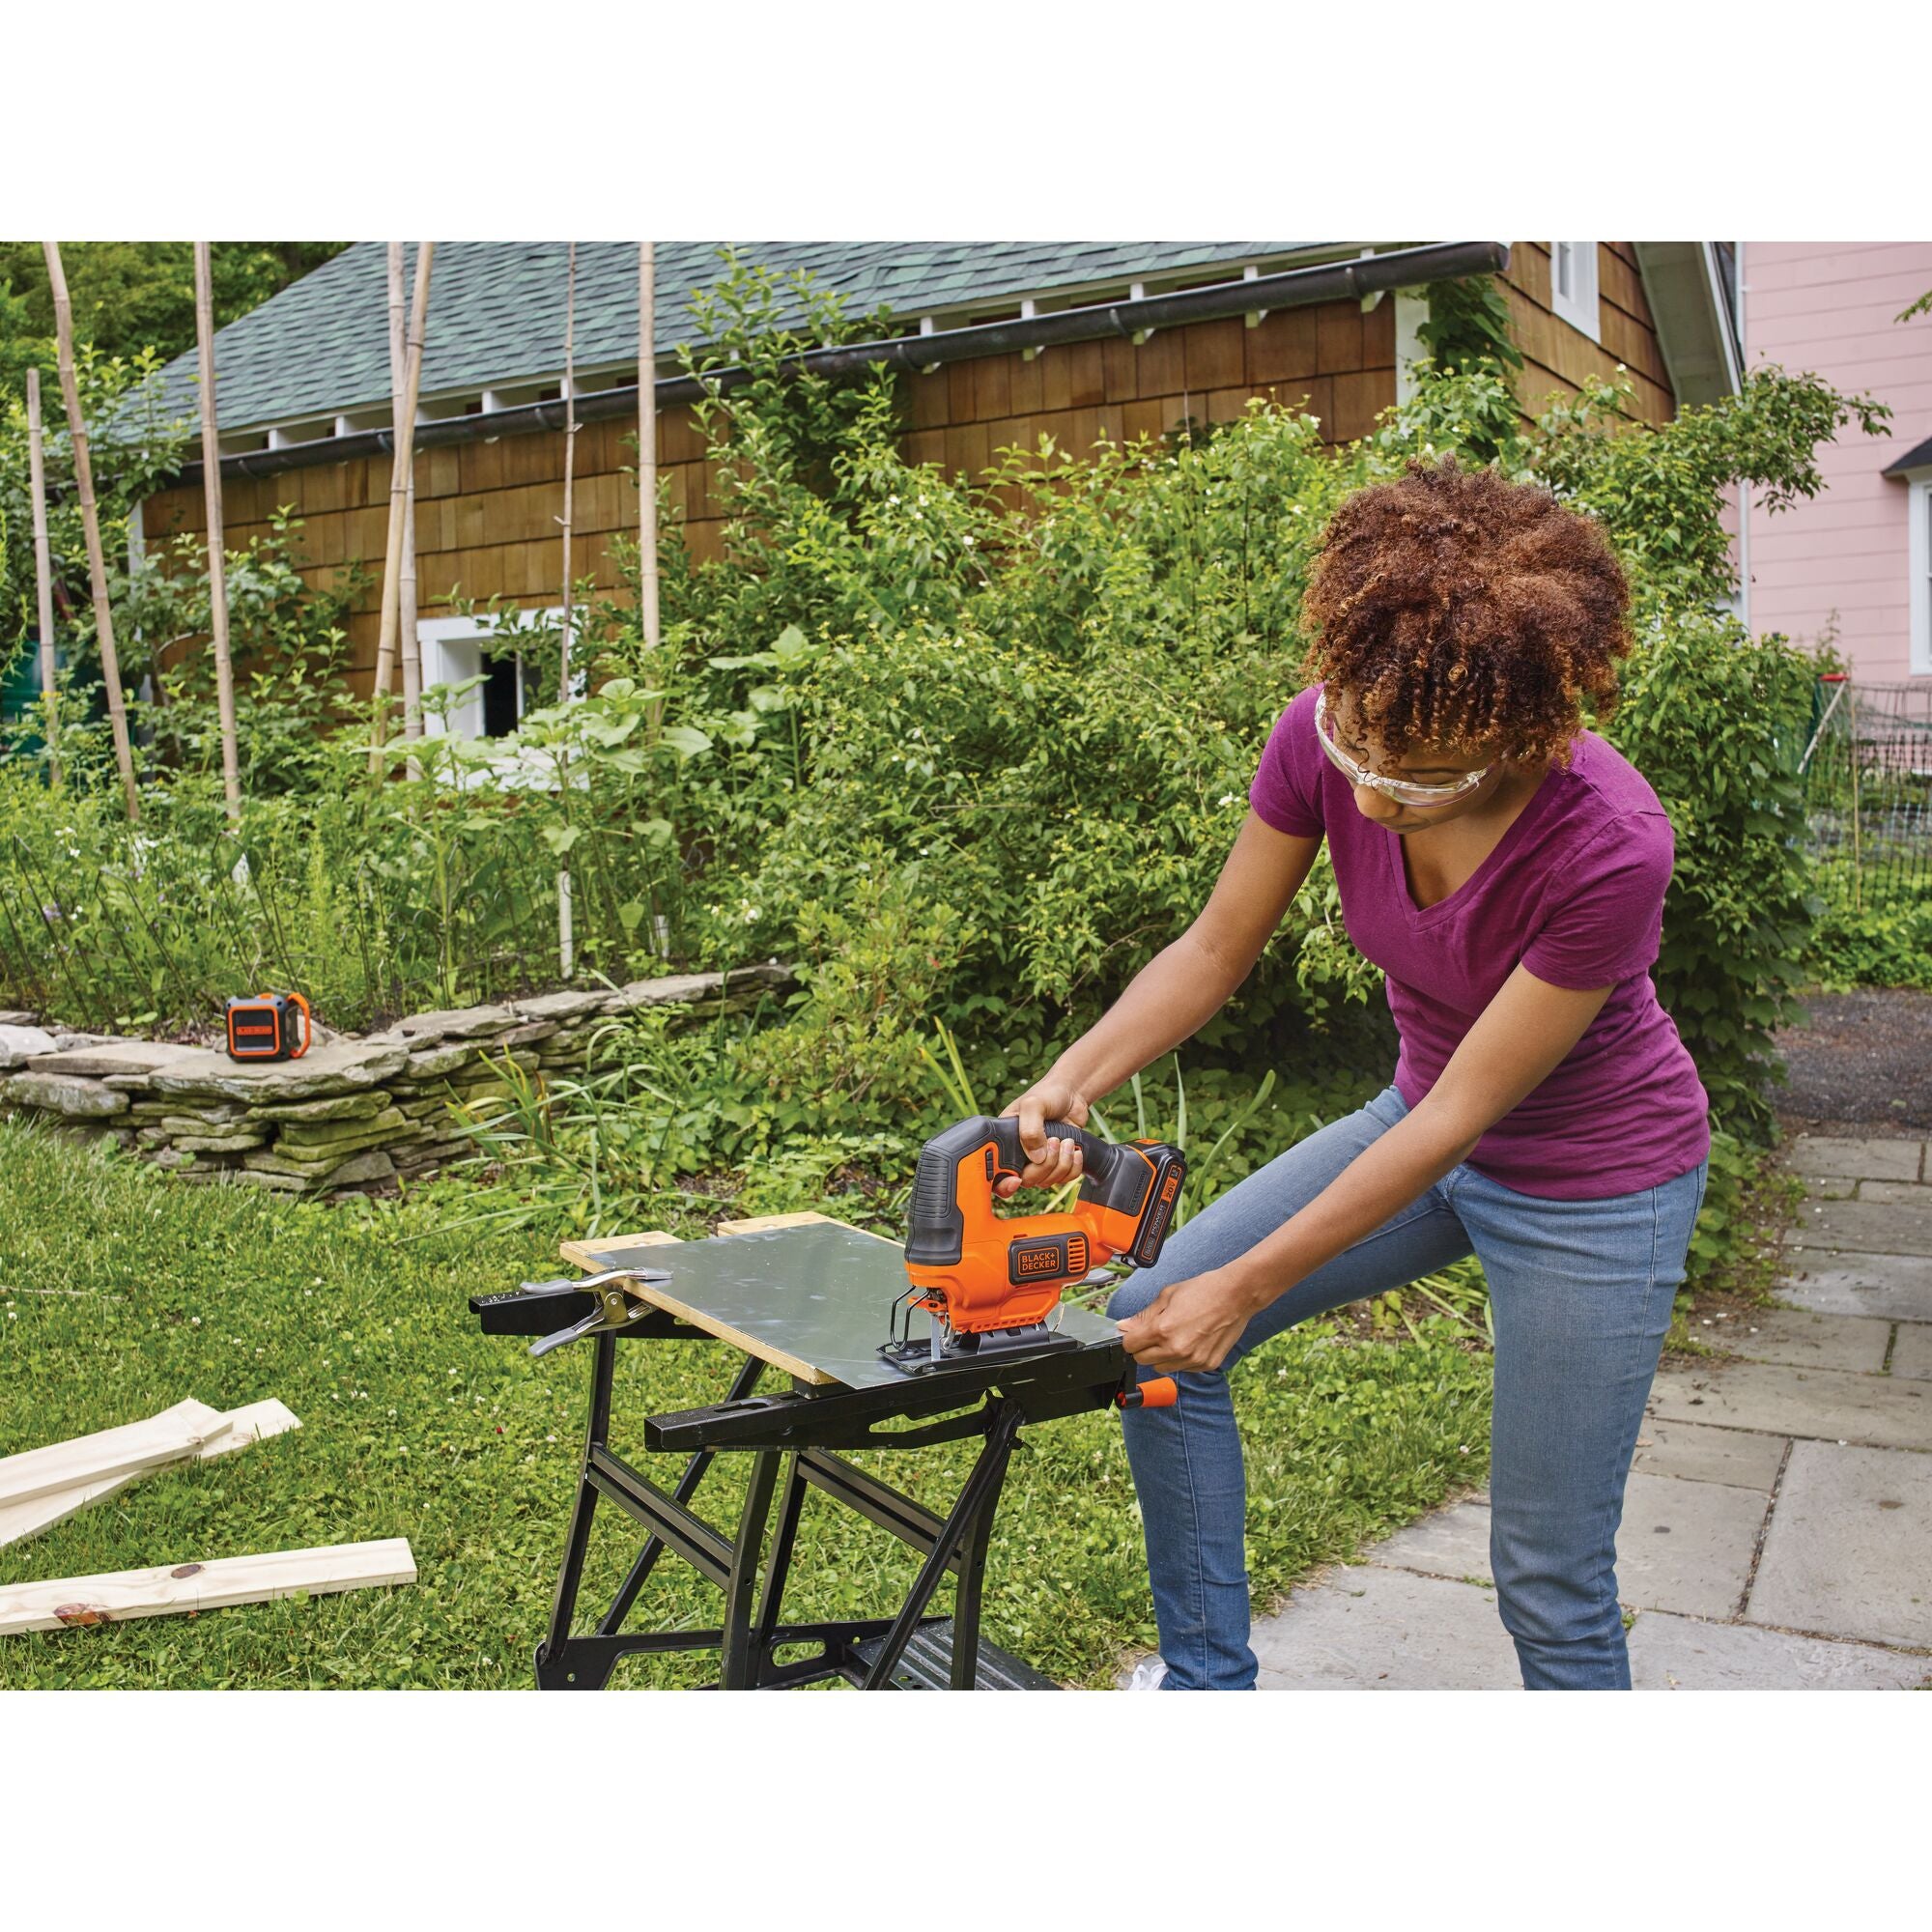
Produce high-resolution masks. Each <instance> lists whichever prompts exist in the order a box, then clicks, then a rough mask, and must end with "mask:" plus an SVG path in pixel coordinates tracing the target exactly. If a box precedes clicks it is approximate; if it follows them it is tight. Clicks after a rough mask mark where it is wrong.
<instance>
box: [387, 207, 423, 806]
mask: <svg viewBox="0 0 1932 1932" xmlns="http://www.w3.org/2000/svg"><path fill="white" fill-rule="evenodd" d="M409 368H410V327H409V286H408V278H407V276H406V275H405V273H404V262H403V244H402V243H401V242H400V241H391V242H390V243H389V392H390V394H391V395H400V394H401V393H402V391H403V389H404V388H405V387H406V386H407V385H408V383H409ZM405 495H406V496H407V497H408V501H407V502H406V503H405V505H404V508H403V579H402V585H401V594H400V596H399V597H398V600H397V612H396V621H397V626H398V630H399V634H400V636H399V642H400V646H401V650H402V656H403V736H404V737H405V738H420V737H421V736H422V637H421V634H420V632H419V630H418V629H417V625H416V466H415V457H414V453H413V451H412V454H411V458H410V475H409V486H408V489H407V490H406V492H405ZM414 775H415V774H414V773H413V772H412V774H411V776H412V777H413V776H414Z"/></svg>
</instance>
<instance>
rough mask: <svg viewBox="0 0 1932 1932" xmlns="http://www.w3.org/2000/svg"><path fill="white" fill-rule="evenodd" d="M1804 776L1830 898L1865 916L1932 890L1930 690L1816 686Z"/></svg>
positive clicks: (1814, 850) (1811, 831) (1815, 848)
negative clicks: (1868, 909)
mask: <svg viewBox="0 0 1932 1932" xmlns="http://www.w3.org/2000/svg"><path fill="white" fill-rule="evenodd" d="M1803 771H1804V786H1805V826H1806V836H1807V839H1808V842H1809V846H1810V851H1811V855H1812V857H1813V858H1814V859H1815V860H1816V861H1817V862H1818V876H1819V884H1820V888H1821V890H1822V891H1823V892H1824V893H1825V894H1826V895H1828V896H1831V897H1834V898H1837V899H1839V900H1841V901H1842V902H1843V903H1845V904H1848V905H1851V906H1853V907H1854V908H1862V907H1863V906H1864V905H1865V904H1867V903H1868V902H1875V901H1882V900H1889V899H1891V898H1893V897H1896V896H1899V895H1905V894H1908V893H1914V892H1918V891H1922V890H1924V889H1925V888H1926V887H1927V886H1928V885H1932V685H1926V684H1871V683H1863V682H1861V681H1859V680H1856V679H1853V678H1849V677H1826V678H1820V679H1819V681H1818V685H1817V696H1816V699H1815V701H1814V703H1813V706H1812V720H1811V730H1810V735H1809V741H1808V743H1807V744H1806V746H1805V750H1804V762H1803Z"/></svg>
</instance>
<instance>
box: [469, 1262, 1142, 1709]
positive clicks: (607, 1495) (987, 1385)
mask: <svg viewBox="0 0 1932 1932" xmlns="http://www.w3.org/2000/svg"><path fill="white" fill-rule="evenodd" d="M596 1305H597V1304H596V1301H595V1298H594V1297H593V1296H592V1295H590V1294H588V1293H581V1294H557V1293H543V1294H520V1293H510V1294H499V1295H485V1296H479V1297H476V1298H475V1299H472V1301H471V1303H470V1307H471V1310H472V1311H473V1312H474V1313H476V1314H477V1315H478V1316H479V1318H480V1319H481V1321H482V1324H483V1327H484V1329H485V1330H486V1332H492V1333H498V1334H526V1335H527V1334H545V1333H551V1332H554V1331H555V1330H557V1329H559V1328H562V1327H566V1326H568V1325H569V1324H570V1323H571V1321H574V1320H577V1319H581V1318H582V1317H584V1316H587V1315H589V1314H590V1313H591V1312H592V1311H593V1310H594V1309H595V1307H596ZM586 1339H587V1340H588V1341H589V1342H590V1343H591V1346H592V1358H591V1372H590V1405H589V1413H588V1417H587V1420H586V1425H585V1430H584V1439H583V1457H582V1466H581V1469H580V1472H579V1478H578V1486H577V1496H576V1501H575V1504H574V1506H573V1508H572V1510H571V1517H570V1528H569V1532H568V1535H567V1537H566V1539H565V1544H564V1555H563V1565H562V1569H561V1571H560V1572H559V1574H558V1577H557V1584H556V1595H555V1600H554V1605H553V1607H552V1611H551V1621H550V1629H549V1633H548V1634H547V1635H546V1636H545V1638H544V1640H543V1641H542V1643H540V1644H539V1645H538V1646H537V1651H536V1679H537V1686H538V1688H539V1689H540V1690H601V1689H603V1688H604V1686H605V1685H606V1684H608V1683H609V1681H610V1678H611V1672H612V1671H613V1670H614V1669H615V1668H616V1666H617V1664H618V1663H619V1662H621V1661H622V1660H623V1659H624V1658H626V1657H629V1656H633V1655H636V1654H638V1653H640V1652H641V1653H657V1654H662V1653H666V1652H674V1651H704V1650H715V1651H716V1652H717V1653H718V1657H719V1677H718V1688H720V1689H723V1690H782V1689H789V1688H792V1687H795V1686H798V1685H803V1684H811V1683H817V1682H822V1681H825V1680H827V1679H830V1678H834V1677H838V1678H842V1679H843V1680H844V1681H845V1682H847V1683H849V1684H852V1685H855V1686H857V1687H858V1688H860V1689H862V1690H888V1689H896V1688H901V1687H905V1686H916V1687H921V1688H940V1687H941V1686H945V1687H948V1688H951V1689H953V1690H974V1689H976V1688H980V1686H981V1685H985V1686H987V1687H988V1688H993V1687H997V1688H1001V1689H1022V1688H1026V1689H1035V1688H1037V1689H1049V1688H1051V1686H1050V1684H1049V1682H1048V1680H1046V1679H1045V1678H1042V1677H1039V1676H1038V1675H1037V1673H1035V1672H1033V1671H1031V1670H1030V1669H1028V1667H1027V1666H1026V1665H1024V1664H1022V1663H1020V1662H1019V1661H1018V1660H1016V1659H1013V1658H1010V1657H1008V1656H1007V1655H1006V1654H1005V1653H1003V1652H1001V1651H998V1650H997V1649H996V1648H995V1647H994V1646H992V1645H990V1644H986V1643H984V1642H983V1641H982V1640H981V1637H980V1609H981V1604H982V1600H983V1594H984V1585H985V1571H986V1552H987V1548H988V1545H989V1544H990V1542H991V1538H992V1530H993V1521H994V1518H995V1516H996V1514H997V1512H998V1509H999V1501H1000V1493H1001V1490H1002V1487H1003V1485H1004V1483H1005V1481H1006V1474H1007V1466H1008V1463H1009V1459H1010V1457H1011V1454H1012V1450H1013V1445H1014V1443H1015V1442H1016V1441H1017V1440H1018V1439H1019V1434H1020V1430H1021V1429H1022V1427H1023V1426H1025V1425H1026V1424H1028V1423H1032V1422H1040V1421H1047V1420H1051V1419H1053V1418H1055V1417H1058V1416H1064V1415H1071V1414H1076V1413H1078V1412H1080V1411H1082V1410H1085V1409H1090V1408H1103V1407H1106V1406H1109V1405H1111V1404H1112V1402H1113V1401H1114V1398H1115V1396H1116V1395H1117V1393H1118V1392H1119V1390H1120V1388H1121V1386H1122V1378H1123V1376H1124V1375H1125V1374H1126V1369H1127V1364H1126V1356H1125V1352H1124V1350H1122V1347H1121V1345H1120V1344H1119V1342H1117V1341H1109V1342H1101V1343H1091V1344H1084V1345H1082V1346H1079V1347H1074V1348H1067V1347H1061V1348H1057V1349H1053V1350H1047V1351H1043V1352H1041V1353H1039V1354H1037V1355H1028V1354H1020V1355H1013V1356H1009V1357H1006V1358H1003V1359H999V1360H995V1361H991V1362H988V1363H987V1364H985V1365H983V1366H982V1365H979V1364H972V1365H968V1366H963V1367H959V1368H950V1369H947V1370H944V1371H938V1372H935V1373H933V1374H931V1375H928V1376H919V1377H908V1378H905V1379H904V1380H903V1381H895V1382H894V1383H893V1384H891V1385H888V1386H884V1387H874V1388H865V1389H852V1388H845V1387H843V1386H832V1387H814V1386H812V1385H810V1384H806V1383H804V1382H800V1381H797V1380H792V1381H791V1383H790V1386H789V1388H787V1389H783V1390H774V1391H770V1392H767V1393H764V1394H760V1393H759V1392H758V1391H759V1384H760V1382H761V1381H762V1380H763V1379H764V1378H765V1377H766V1375H767V1374H768V1373H771V1374H776V1372H775V1371H771V1370H769V1368H768V1365H767V1364H766V1363H765V1362H763V1361H761V1360H759V1359H758V1358H756V1357H754V1356H747V1357H745V1359H744V1361H743V1363H742V1366H741V1367H740V1368H739V1370H738V1372H737V1374H736V1376H735V1378H733V1380H732V1382H731V1385H730V1388H729V1391H728V1393H727V1394H726V1395H725V1399H724V1401H723V1402H721V1403H718V1404H716V1405H713V1406H708V1407H703V1408H696V1409H686V1410H680V1411H676V1412H673V1413H668V1414H665V1415H657V1416H652V1417H650V1418H649V1419H648V1420H647V1421H646V1422H645V1424H644V1446H645V1449H646V1450H647V1451H649V1452H655V1453H677V1452H684V1453H685V1455H686V1458H687V1460H686V1462H685V1463H684V1467H683V1471H682V1473H681V1474H680V1476H679V1477H678V1479H677V1482H676V1484H675V1486H674V1487H673V1488H672V1489H670V1490H668V1491H667V1490H665V1489H662V1488H660V1487H659V1485H657V1484H656V1483H654V1482H652V1481H651V1479H650V1478H649V1477H648V1476H646V1475H645V1474H644V1473H643V1472H642V1471H641V1470H640V1469H639V1468H637V1467H635V1466H634V1465H633V1464H632V1463H629V1462H627V1461H625V1460H624V1458H622V1457H621V1456H619V1455H618V1454H616V1453H615V1451H613V1450H612V1448H611V1391H612V1385H613V1381H614V1378H615V1374H616V1362H617V1345H618V1343H619V1342H620V1341H623V1342H629V1341H648V1340H652V1339H658V1340H665V1339H679V1340H686V1341H693V1340H696V1341H713V1342H715V1341H716V1338H715V1337H712V1336H709V1335H707V1334H705V1333H704V1332H703V1331H701V1330H699V1329H696V1328H695V1327H692V1326H690V1325H689V1324H687V1323H685V1322H683V1321H679V1320H678V1319H677V1318H676V1317H674V1316H671V1315H668V1314H666V1313H664V1312H662V1311H660V1310H651V1311H649V1312H648V1313H642V1314H639V1315H638V1316H637V1318H636V1319H634V1320H633V1321H630V1322H628V1323H627V1324H626V1325H625V1326H624V1327H623V1328H621V1329H604V1330H600V1331H597V1332H595V1333H594V1334H592V1335H591V1336H589V1337H587V1338H586ZM717 1346H719V1347H720V1348H729V1347H730V1346H731V1345H729V1344H728V1343H718V1344H717ZM888 1424H901V1425H903V1424H911V1425H912V1426H910V1427H887V1426H885V1425H888ZM976 1435H977V1436H980V1438H982V1446H981V1448H980V1454H979V1457H978V1459H977V1460H976V1461H975V1463H974V1465H973V1468H972V1471H971V1473H970V1474H969V1475H968V1477H967V1479H966V1482H965V1484H964V1486H963V1487H962V1488H961V1490H960V1492H959V1494H958V1497H957V1499H956V1500H955V1501H954V1503H953V1505H952V1509H951V1510H950V1511H949V1512H948V1514H947V1515H946V1516H945V1517H943V1518H942V1517H938V1516H935V1515H934V1514H933V1513H932V1512H931V1511H930V1510H928V1509H926V1508H925V1507H924V1506H923V1504H920V1503H917V1502H915V1501H914V1500H913V1499H912V1498H911V1497H910V1496H906V1495H902V1494H900V1493H899V1492H898V1491H896V1490H894V1489H892V1488H890V1487H889V1486H888V1485H886V1484H884V1483H881V1482H879V1481H877V1480H876V1479H875V1478H874V1477H872V1476H870V1475H867V1473H866V1472H865V1471H864V1470H863V1469H860V1468H859V1467H857V1466H856V1464H854V1463H851V1462H849V1461H847V1460H846V1459H845V1458H844V1457H843V1456H840V1455H838V1453H836V1452H837V1451H838V1450H840V1449H882V1448H883V1449H894V1450H907V1449H917V1448H920V1447H922V1446H925V1445H928V1444H932V1443H937V1442H948V1441H958V1440H961V1439H964V1438H968V1437H972V1436H976ZM726 1451H736V1452H740V1453H747V1454H749V1455H750V1456H751V1457H752V1471H751V1480H750V1482H749V1484H748V1486H747V1489H746V1494H745V1500H744V1504H743V1507H742V1508H741V1509H740V1511H739V1517H738V1524H737V1530H736V1533H735V1535H734V1536H732V1537H729V1538H727V1537H726V1536H725V1535H724V1534H723V1533H722V1532H721V1531H720V1530H718V1529H717V1528H715V1527H714V1526H713V1525H712V1524H711V1523H709V1522H707V1521H706V1520H704V1519H703V1518H701V1517H699V1516H698V1515H697V1514H696V1511H695V1510H694V1509H693V1508H692V1503H693V1499H694V1498H695V1497H696V1493H697V1492H698V1490H699V1488H700V1486H701V1485H702V1483H703V1481H704V1477H705V1474H706V1472H707V1471H708V1470H709V1469H710V1467H711V1464H712V1462H713V1461H714V1459H715V1458H716V1457H717V1456H718V1455H719V1454H720V1453H721V1452H726ZM814 1489H815V1490H817V1491H819V1492H821V1493H822V1494H824V1495H826V1496H828V1497H830V1498H831V1499H832V1500H833V1501H834V1502H836V1503H838V1504H841V1505H842V1506H844V1507H846V1508H848V1509H851V1510H852V1511H854V1512H855V1513H856V1514H858V1515H859V1516H861V1517H864V1518H866V1519H867V1520H869V1521H870V1522H872V1523H874V1524H876V1525H877V1526H878V1527H880V1528H882V1529H884V1530H886V1531H888V1532H889V1533H890V1534H891V1535H893V1536H895V1537H897V1538H898V1539H899V1541H900V1542H902V1543H905V1544H907V1545H909V1546H910V1547H911V1548H914V1549H917V1550H918V1551H919V1552H920V1553H921V1555H922V1556H923V1559H924V1560H923V1563H922V1564H921V1567H920V1571H919V1574H918V1577H916V1578H915V1580H914V1582H913V1585H912V1588H911V1590H910V1591H909V1592H908V1593H907V1595H906V1598H905V1600H904V1602H903V1603H902V1604H901V1605H899V1607H898V1609H897V1610H896V1611H895V1613H894V1614H893V1615H892V1616H889V1617H875V1618H859V1619H846V1620H841V1621H834V1622H822V1623H787V1622H785V1621H784V1618H783V1605H784V1595H785V1586H786V1583H787V1582H788V1580H789V1578H790V1576H791V1570H792V1563H793V1557H794V1553H795V1548H796V1543H797V1535H798V1525H799V1519H800V1516H801V1514H802V1512H803V1509H804V1504H805V1498H806V1493H807V1492H808V1491H810V1490H814ZM600 1499H608V1500H609V1501H610V1502H611V1503H612V1504H614V1505H615V1506H616V1508H617V1509H619V1510H620V1511H622V1512H623V1514H624V1515H625V1516H627V1517H629V1518H630V1519H631V1520H633V1521H635V1522H637V1523H638V1524H639V1525H640V1526H641V1527H642V1528H643V1529H644V1530H645V1531H646V1532H647V1533H646V1536H645V1540H644V1543H643V1545H642V1547H641V1548H639V1551H638V1554H637V1556H636V1558H635V1559H634V1560H633V1562H632V1564H631V1567H630V1570H629V1572H628V1573H627V1575H626V1576H625V1577H624V1580H623V1583H622V1584H621V1585H620V1586H619V1588H618V1591H617V1594H616V1596H615V1597H614V1598H612V1600H611V1605H610V1607H609V1608H608V1609H607V1610H606V1611H605V1612H604V1614H603V1616H602V1617H601V1618H600V1619H599V1620H598V1623H597V1626H596V1628H595V1629H594V1630H591V1631H578V1630H576V1629H574V1628H573V1626H574V1623H575V1619H576V1615H577V1604H578V1597H579V1593H580V1590H581V1586H582V1577H583V1565H584V1558H585V1556H586V1554H587V1552H588V1549H589V1546H590V1531H591V1526H592V1523H593V1521H594V1520H595V1518H596V1513H597V1505H598V1502H599V1500H600ZM775 1504H776V1509H777V1515H776V1525H774V1516H773V1511H774V1505H775ZM667 1551H669V1552H670V1553H671V1554H672V1555H673V1556H675V1557H677V1558H678V1559H680V1560H681V1561H683V1562H685V1563H687V1564H689V1565H690V1566H691V1567H692V1568H693V1569H695V1570H696V1571H697V1573H698V1574H699V1575H700V1576H702V1577H706V1578H707V1579H708V1580H709V1581H710V1582H712V1583H713V1584H715V1585H716V1586H717V1587H718V1589H719V1590H720V1591H721V1592H722V1593H723V1596H724V1610H723V1616H722V1619H721V1621H720V1623H719V1624H718V1625H717V1626H716V1627H715V1628H711V1629H705V1630H688V1629H686V1630H666V1631H632V1632H627V1631H626V1630H625V1629H624V1625H625V1623H626V1622H627V1621H628V1620H629V1617H630V1615H631V1611H632V1609H633V1607H634V1606H635V1605H636V1603H637V1601H638V1597H639V1593H640V1592H641V1591H642V1589H643V1587H644V1585H645V1583H646V1582H647V1581H648V1579H649V1577H650V1575H651V1572H652V1571H653V1570H654V1569H655V1568H656V1567H657V1564H658V1562H659V1560H660V1559H661V1558H662V1557H663V1555H664V1554H665V1553H666V1552H667ZM949 1574H951V1575H952V1576H954V1577H956V1578H957V1579H958V1587H957V1589H956V1591H955V1593H954V1600H953V1611H952V1617H951V1618H950V1619H948V1618H945V1617H940V1616H935V1615H932V1614H930V1613H929V1606H930V1605H931V1602H932V1599H933V1596H934V1594H935V1593H936V1592H937V1590H938V1588H939V1586H940V1584H941V1583H942V1582H943V1581H944V1579H945V1578H946V1577H947V1576H948V1575H949ZM761 1577H762V1587H760V1578H761ZM801 1645H804V1646H810V1654H809V1655H807V1656H805V1657H803V1658H794V1659H791V1660H789V1661H787V1662H782V1663H781V1662H779V1661H778V1655H777V1654H778V1653H779V1652H780V1651H783V1650H790V1649H796V1648H798V1647H799V1646H801Z"/></svg>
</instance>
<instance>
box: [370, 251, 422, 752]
mask: <svg viewBox="0 0 1932 1932" xmlns="http://www.w3.org/2000/svg"><path fill="white" fill-rule="evenodd" d="M435 259H436V243H435V242H434V241H418V242H417V243H416V287H415V295H414V298H413V299H412V302H411V304H410V344H409V347H410V354H409V367H408V369H407V370H406V371H405V373H404V377H403V388H402V392H401V393H400V394H399V395H398V396H397V397H396V398H395V455H394V460H393V462H392V463H391V464H390V466H389V536H388V542H387V543H386V544H385V545H384V551H383V627H382V630H381V632H380V633H379V634H378V637H377V641H376V688H375V690H374V692H373V693H372V694H371V696H372V699H373V713H374V733H375V735H374V737H373V739H372V741H371V743H370V746H369V769H370V770H371V771H372V772H374V771H377V770H379V769H380V768H381V766H382V762H383V758H382V744H383V725H384V716H383V714H384V706H385V705H386V704H387V703H388V699H389V679H390V676H391V675H392V673H393V672H394V669H395V665H396V632H397V629H398V627H399V625H400V623H401V619H402V608H403V524H404V521H405V519H406V517H407V515H408V512H409V507H410V481H411V475H412V471H413V469H414V468H415V440H416V398H417V397H418V396H419V395H420V394H421V393H422V363H423V325H424V322H425V320H426V318H427V315H428V311H429V271H430V265H431V263H432V262H433V261H434V260H435Z"/></svg>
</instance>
